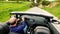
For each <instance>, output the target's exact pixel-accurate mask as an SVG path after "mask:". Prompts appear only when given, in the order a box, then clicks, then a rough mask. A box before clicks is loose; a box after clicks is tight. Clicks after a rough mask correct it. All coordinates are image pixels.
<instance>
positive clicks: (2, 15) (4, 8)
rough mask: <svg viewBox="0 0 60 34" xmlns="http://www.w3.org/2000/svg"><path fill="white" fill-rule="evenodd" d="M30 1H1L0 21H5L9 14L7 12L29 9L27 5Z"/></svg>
mask: <svg viewBox="0 0 60 34" xmlns="http://www.w3.org/2000/svg"><path fill="white" fill-rule="evenodd" d="M28 4H30V2H23V3H16V2H13V3H10V2H9V3H7V2H6V3H5V2H4V3H2V2H0V21H1V22H5V21H7V20H8V19H9V17H10V15H9V13H10V12H12V11H25V10H27V9H29V8H30V7H29V6H28Z"/></svg>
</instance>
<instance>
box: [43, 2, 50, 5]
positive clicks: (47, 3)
mask: <svg viewBox="0 0 60 34" xmlns="http://www.w3.org/2000/svg"><path fill="white" fill-rule="evenodd" d="M49 4H50V2H49V1H42V5H49Z"/></svg>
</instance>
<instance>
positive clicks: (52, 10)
mask: <svg viewBox="0 0 60 34" xmlns="http://www.w3.org/2000/svg"><path fill="white" fill-rule="evenodd" d="M43 9H44V10H46V11H48V12H50V13H52V14H53V15H55V16H56V17H58V18H59V19H60V4H58V5H56V6H55V7H53V8H47V7H45V8H43Z"/></svg>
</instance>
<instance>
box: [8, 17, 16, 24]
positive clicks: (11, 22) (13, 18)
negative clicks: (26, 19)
mask: <svg viewBox="0 0 60 34" xmlns="http://www.w3.org/2000/svg"><path fill="white" fill-rule="evenodd" d="M16 20H17V19H16V18H15V17H11V18H10V19H9V20H8V22H9V23H10V25H14V24H15V23H16Z"/></svg>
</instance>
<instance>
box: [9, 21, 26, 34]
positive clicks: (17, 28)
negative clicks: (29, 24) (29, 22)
mask: <svg viewBox="0 0 60 34" xmlns="http://www.w3.org/2000/svg"><path fill="white" fill-rule="evenodd" d="M25 26H26V23H25V22H24V21H23V22H21V23H20V24H19V25H17V26H11V27H10V32H15V33H19V34H24V31H23V29H24V28H25Z"/></svg>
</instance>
